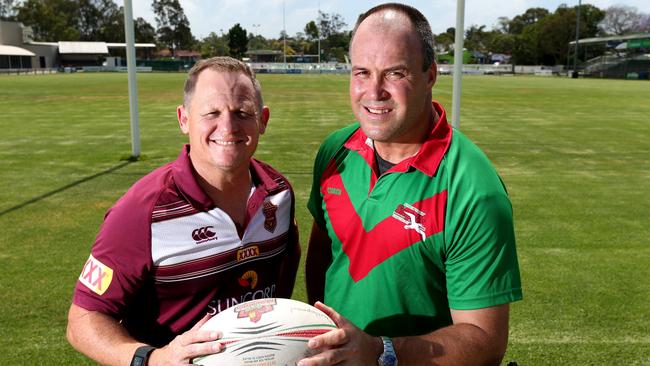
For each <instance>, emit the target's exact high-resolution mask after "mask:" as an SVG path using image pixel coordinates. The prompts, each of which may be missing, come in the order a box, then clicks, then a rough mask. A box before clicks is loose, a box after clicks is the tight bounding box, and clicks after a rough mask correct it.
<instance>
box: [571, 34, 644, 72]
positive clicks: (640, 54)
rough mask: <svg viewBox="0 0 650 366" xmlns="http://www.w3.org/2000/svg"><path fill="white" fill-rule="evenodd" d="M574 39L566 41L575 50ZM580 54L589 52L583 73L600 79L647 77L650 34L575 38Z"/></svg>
mask: <svg viewBox="0 0 650 366" xmlns="http://www.w3.org/2000/svg"><path fill="white" fill-rule="evenodd" d="M575 48H576V42H575V41H573V42H570V43H569V49H570V50H571V51H572V52H575ZM578 48H579V51H578V52H580V53H583V52H584V53H585V54H586V55H590V56H592V57H590V58H589V59H588V60H587V61H586V62H585V64H584V68H583V75H585V76H589V77H599V78H617V79H643V80H648V79H649V78H650V33H642V34H631V35H625V36H612V37H597V38H586V39H580V40H578Z"/></svg>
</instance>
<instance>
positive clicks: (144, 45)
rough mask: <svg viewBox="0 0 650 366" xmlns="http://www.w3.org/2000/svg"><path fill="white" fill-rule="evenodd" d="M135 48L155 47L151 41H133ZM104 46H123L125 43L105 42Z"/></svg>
mask: <svg viewBox="0 0 650 366" xmlns="http://www.w3.org/2000/svg"><path fill="white" fill-rule="evenodd" d="M133 45H134V46H135V48H156V45H155V44H153V43H134V44H133ZM106 46H108V47H110V48H125V47H126V43H106Z"/></svg>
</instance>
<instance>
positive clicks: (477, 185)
mask: <svg viewBox="0 0 650 366" xmlns="http://www.w3.org/2000/svg"><path fill="white" fill-rule="evenodd" d="M444 160H445V164H446V167H447V174H448V180H449V183H450V185H451V186H452V187H454V186H456V187H459V188H462V190H465V191H466V190H467V189H468V188H472V189H473V190H487V191H492V190H496V191H501V190H505V187H504V186H503V182H502V181H501V178H500V177H499V175H498V173H497V171H496V169H495V167H494V165H493V164H492V162H491V161H490V159H489V158H488V157H487V155H486V154H485V153H484V152H483V150H481V148H479V147H478V146H477V145H476V144H475V143H474V142H472V141H471V140H470V139H469V138H468V137H467V136H466V135H465V134H463V133H462V132H460V131H459V130H456V129H454V131H453V135H452V140H451V144H450V146H449V150H448V151H447V154H446V155H445V159H444ZM450 188H451V187H450Z"/></svg>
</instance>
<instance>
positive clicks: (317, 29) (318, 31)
mask: <svg viewBox="0 0 650 366" xmlns="http://www.w3.org/2000/svg"><path fill="white" fill-rule="evenodd" d="M318 16H320V1H319V2H318ZM316 20H318V18H316ZM316 32H317V34H318V67H319V68H320V22H318V25H317V26H316Z"/></svg>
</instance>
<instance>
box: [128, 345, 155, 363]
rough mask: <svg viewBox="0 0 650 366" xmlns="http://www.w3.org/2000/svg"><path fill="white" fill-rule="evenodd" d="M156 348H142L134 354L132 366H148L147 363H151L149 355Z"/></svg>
mask: <svg viewBox="0 0 650 366" xmlns="http://www.w3.org/2000/svg"><path fill="white" fill-rule="evenodd" d="M155 349H156V347H151V346H141V347H138V349H136V350H135V353H134V354H133V359H131V366H147V361H149V355H150V354H151V352H153V350H155Z"/></svg>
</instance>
